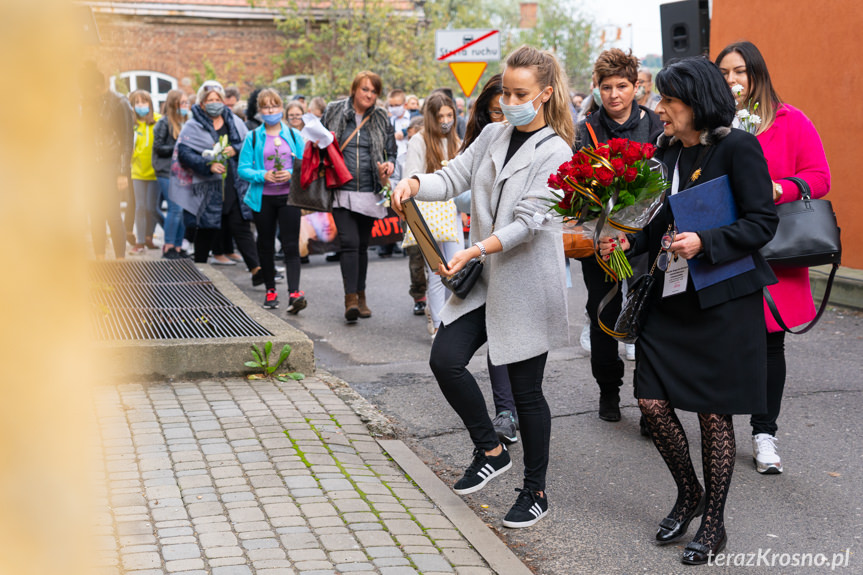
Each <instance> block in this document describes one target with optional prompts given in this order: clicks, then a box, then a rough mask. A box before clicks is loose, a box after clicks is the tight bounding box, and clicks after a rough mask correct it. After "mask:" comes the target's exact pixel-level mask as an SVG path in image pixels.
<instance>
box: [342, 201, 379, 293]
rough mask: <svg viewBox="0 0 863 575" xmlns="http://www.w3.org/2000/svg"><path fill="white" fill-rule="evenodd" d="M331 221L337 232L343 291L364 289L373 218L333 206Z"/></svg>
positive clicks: (355, 291)
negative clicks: (334, 223)
mask: <svg viewBox="0 0 863 575" xmlns="http://www.w3.org/2000/svg"><path fill="white" fill-rule="evenodd" d="M333 221H335V222H336V229H337V230H338V234H339V245H340V246H341V249H340V250H339V265H340V266H341V269H342V283H343V284H344V287H345V293H346V294H349V293H357V292H360V291H366V274H367V272H368V269H369V240H370V239H371V237H372V227H373V226H374V224H375V219H374V218H372V217H369V216H366V215H363V214H359V213H357V212H352V211H350V210H348V209H346V208H333Z"/></svg>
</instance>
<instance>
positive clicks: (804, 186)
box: [785, 176, 812, 200]
mask: <svg viewBox="0 0 863 575" xmlns="http://www.w3.org/2000/svg"><path fill="white" fill-rule="evenodd" d="M785 179H786V180H788V181H789V182H794V183H795V184H797V187H798V188H800V199H802V200H811V199H812V190H811V189H810V188H809V183H808V182H807V181H806V180H804V179H803V178H798V177H796V176H791V177H790V178H785Z"/></svg>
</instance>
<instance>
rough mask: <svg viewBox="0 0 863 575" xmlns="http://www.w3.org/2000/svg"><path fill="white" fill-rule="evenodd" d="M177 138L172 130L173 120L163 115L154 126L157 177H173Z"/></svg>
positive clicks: (154, 158)
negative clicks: (172, 170)
mask: <svg viewBox="0 0 863 575" xmlns="http://www.w3.org/2000/svg"><path fill="white" fill-rule="evenodd" d="M176 144H177V138H175V137H174V134H173V132H172V130H171V121H170V120H168V116H162V117H161V118H160V119H159V121H158V122H156V125H155V126H153V169H154V170H155V171H156V177H159V178H170V177H171V156H173V155H174V146H175V145H176Z"/></svg>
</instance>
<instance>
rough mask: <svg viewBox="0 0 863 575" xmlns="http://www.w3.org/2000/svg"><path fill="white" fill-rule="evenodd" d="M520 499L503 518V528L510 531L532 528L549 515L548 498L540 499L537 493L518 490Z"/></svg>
mask: <svg viewBox="0 0 863 575" xmlns="http://www.w3.org/2000/svg"><path fill="white" fill-rule="evenodd" d="M516 491H518V492H519V494H518V499H516V500H515V504H514V505H513V506H512V507H511V508H510V510H509V513H507V514H506V517H504V518H503V526H504V527H509V528H510V529H519V528H522V527H530V526H531V525H533V524H534V523H536V522H537V521H539V520H540V519H542V518H543V517H545V516H546V515H548V498H547V497H540V496H539V494H538V493H537V492H536V491H531V490H530V489H518V488H516Z"/></svg>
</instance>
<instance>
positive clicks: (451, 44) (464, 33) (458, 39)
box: [434, 28, 500, 62]
mask: <svg viewBox="0 0 863 575" xmlns="http://www.w3.org/2000/svg"><path fill="white" fill-rule="evenodd" d="M434 44H435V58H437V59H438V60H445V61H447V62H493V61H497V60H500V33H499V32H498V31H497V30H489V29H473V28H463V29H460V30H435V34H434Z"/></svg>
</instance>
